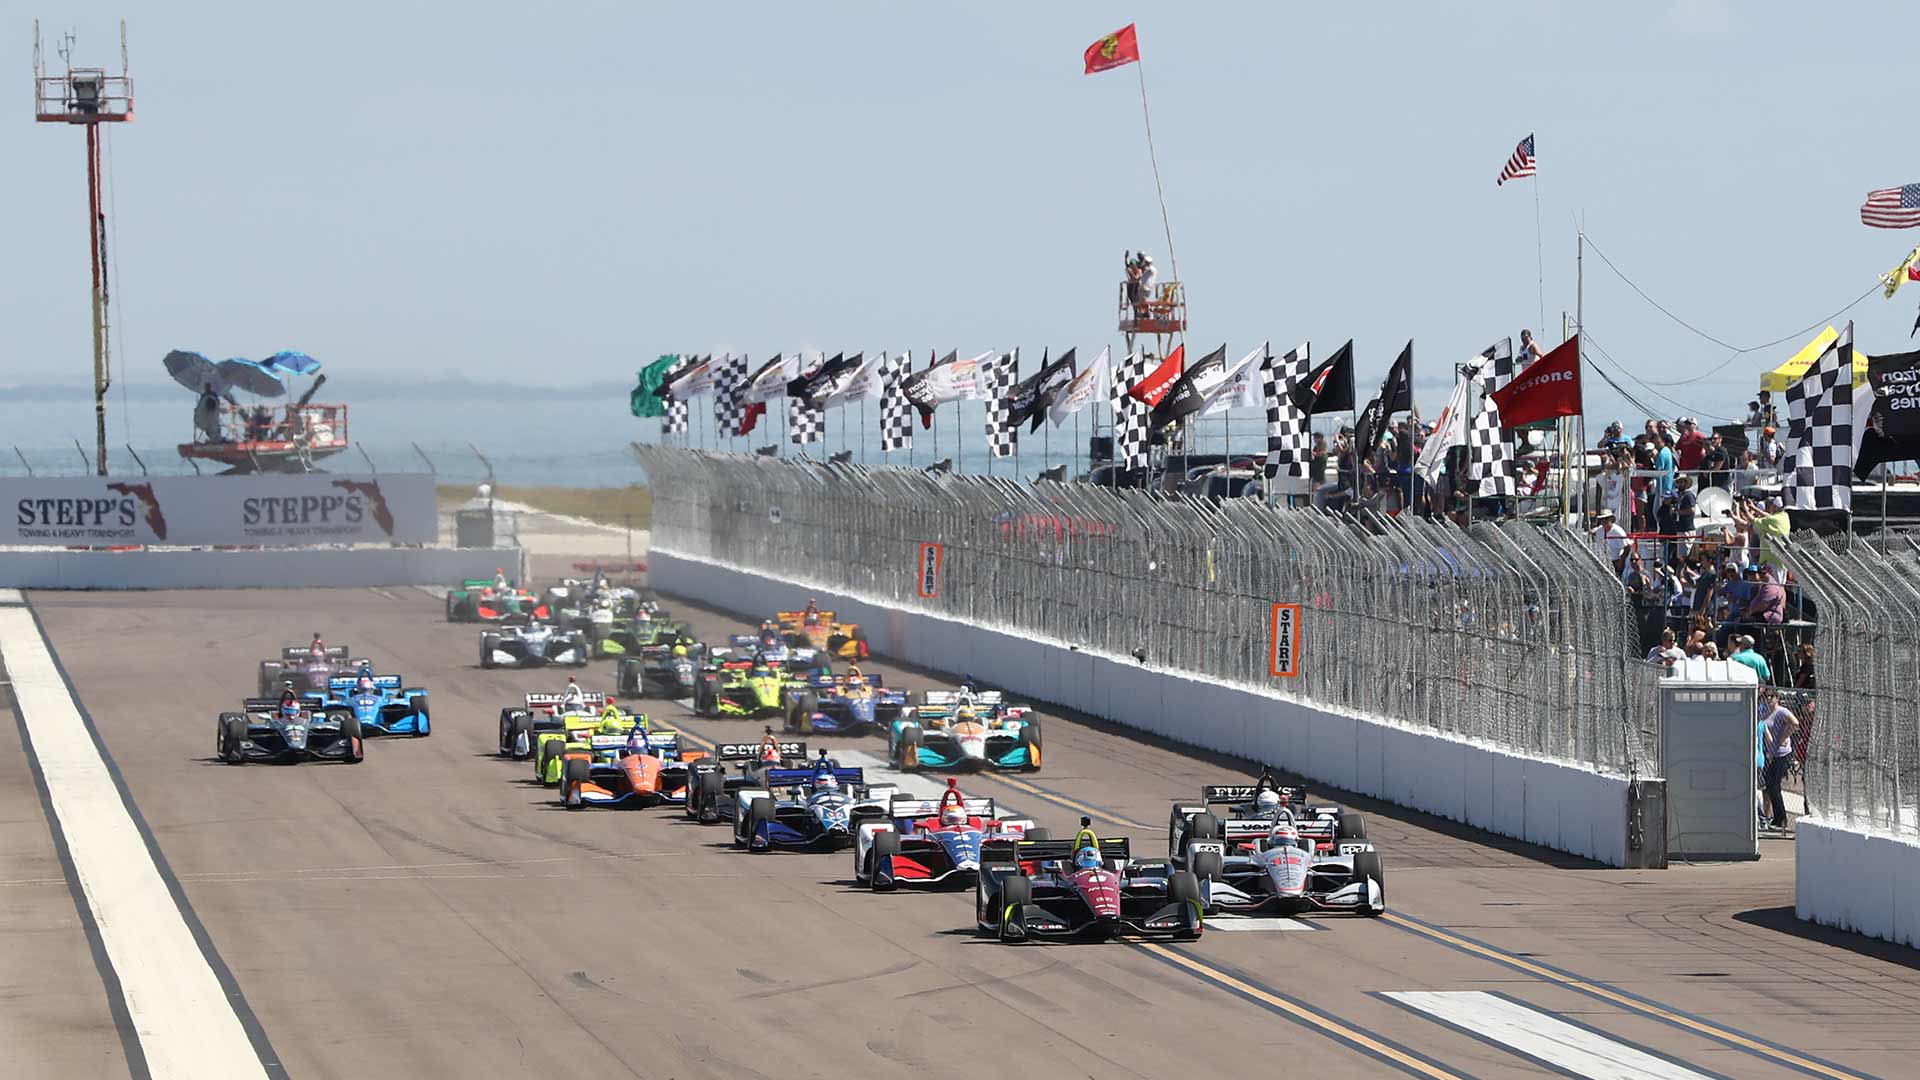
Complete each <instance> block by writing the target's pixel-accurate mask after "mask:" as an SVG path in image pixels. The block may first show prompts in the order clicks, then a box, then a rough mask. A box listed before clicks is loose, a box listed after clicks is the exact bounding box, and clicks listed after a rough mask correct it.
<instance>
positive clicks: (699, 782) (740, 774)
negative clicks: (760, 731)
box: [685, 728, 807, 825]
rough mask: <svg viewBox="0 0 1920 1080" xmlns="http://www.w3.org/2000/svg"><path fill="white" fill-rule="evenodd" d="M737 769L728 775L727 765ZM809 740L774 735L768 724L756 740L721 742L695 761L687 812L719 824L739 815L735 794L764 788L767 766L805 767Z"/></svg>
mask: <svg viewBox="0 0 1920 1080" xmlns="http://www.w3.org/2000/svg"><path fill="white" fill-rule="evenodd" d="M729 764H731V765H734V766H736V768H737V770H738V771H737V772H735V773H734V774H732V775H728V773H727V766H728V765H729ZM806 764H807V744H806V743H803V742H792V741H788V740H783V739H778V738H775V737H774V734H773V729H772V728H768V729H767V733H766V735H765V737H763V738H762V739H761V740H760V741H759V742H757V743H721V744H720V745H718V746H716V747H714V748H713V756H712V757H710V758H707V759H706V760H705V761H696V762H694V763H693V772H692V775H691V776H690V777H689V778H688V781H687V802H686V808H685V809H686V815H687V817H688V818H690V819H691V820H693V821H697V822H699V823H700V824H702V825H717V824H719V823H720V822H721V821H723V820H727V821H730V820H732V819H733V818H734V817H736V816H737V814H736V812H735V799H734V795H735V794H737V793H738V792H740V791H743V790H747V789H759V788H765V787H766V786H767V785H766V771H767V770H768V769H793V768H804V767H805V766H806Z"/></svg>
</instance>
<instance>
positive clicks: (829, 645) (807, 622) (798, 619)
mask: <svg viewBox="0 0 1920 1080" xmlns="http://www.w3.org/2000/svg"><path fill="white" fill-rule="evenodd" d="M774 619H775V620H776V621H777V622H778V623H779V626H780V636H781V637H782V638H783V639H785V641H786V643H787V644H788V645H790V646H792V647H793V648H796V649H818V650H820V651H821V652H823V653H826V654H827V655H828V656H837V657H839V658H840V659H842V660H865V659H866V658H867V632H866V631H865V630H862V629H860V624H858V623H843V622H835V621H834V618H833V612H831V611H821V610H820V608H819V606H818V605H816V604H815V603H814V602H813V601H811V600H809V601H807V606H806V610H804V611H776V612H774Z"/></svg>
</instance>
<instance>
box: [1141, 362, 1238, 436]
mask: <svg viewBox="0 0 1920 1080" xmlns="http://www.w3.org/2000/svg"><path fill="white" fill-rule="evenodd" d="M1226 382H1227V347H1226V346H1225V345H1222V346H1220V347H1219V348H1217V349H1215V350H1213V351H1212V352H1210V353H1208V354H1207V355H1205V356H1203V357H1201V358H1200V362H1199V363H1197V364H1195V365H1193V366H1192V367H1190V368H1188V369H1186V370H1185V371H1182V372H1181V373H1180V377H1179V378H1177V379H1175V380H1173V388H1172V389H1171V390H1169V391H1167V393H1166V395H1165V396H1164V397H1162V398H1161V399H1160V404H1158V405H1155V406H1154V407H1153V426H1154V427H1166V426H1167V425H1168V424H1171V423H1173V422H1174V421H1176V420H1178V419H1180V418H1181V417H1184V416H1189V415H1192V414H1193V413H1197V412H1199V411H1200V410H1202V409H1204V408H1206V407H1207V399H1208V398H1210V397H1212V396H1213V394H1214V391H1216V390H1219V389H1220V388H1221V387H1223V386H1225V385H1226Z"/></svg>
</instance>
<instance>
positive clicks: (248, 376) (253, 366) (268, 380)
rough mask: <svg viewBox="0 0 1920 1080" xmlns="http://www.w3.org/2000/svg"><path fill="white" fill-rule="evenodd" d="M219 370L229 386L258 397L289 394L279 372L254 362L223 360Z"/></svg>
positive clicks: (236, 359) (237, 359)
mask: <svg viewBox="0 0 1920 1080" xmlns="http://www.w3.org/2000/svg"><path fill="white" fill-rule="evenodd" d="M219 370H220V375H221V376H222V377H223V378H225V379H226V381H227V384H228V385H229V386H232V387H233V388H234V389H236V390H245V391H246V392H247V393H249V394H253V395H255V396H257V397H280V396H281V395H283V394H285V393H286V392H287V384H286V383H284V382H281V381H280V375H279V373H278V372H276V371H274V370H273V369H272V368H269V367H265V366H263V365H261V364H260V363H258V362H256V361H253V360H242V359H239V358H237V357H236V358H235V359H232V360H222V361H220V369H219Z"/></svg>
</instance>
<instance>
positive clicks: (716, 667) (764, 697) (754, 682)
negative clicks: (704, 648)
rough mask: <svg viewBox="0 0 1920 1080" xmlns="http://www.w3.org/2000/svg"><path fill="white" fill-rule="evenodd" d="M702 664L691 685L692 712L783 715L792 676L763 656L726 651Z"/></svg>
mask: <svg viewBox="0 0 1920 1080" xmlns="http://www.w3.org/2000/svg"><path fill="white" fill-rule="evenodd" d="M712 659H714V660H717V661H718V662H717V663H716V662H709V663H707V664H706V665H704V666H702V667H701V669H700V673H699V675H698V677H697V678H696V679H695V681H694V684H693V715H695V716H719V717H744V718H747V719H767V718H772V717H775V716H784V715H786V711H787V693H786V692H787V688H788V687H789V686H791V685H793V684H794V683H795V679H794V676H793V675H792V674H791V673H790V672H788V671H787V670H786V669H785V668H783V667H776V666H775V665H773V664H771V663H768V662H766V661H765V660H764V659H759V658H747V657H736V656H733V655H732V654H726V655H722V656H719V657H715V658H712Z"/></svg>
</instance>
